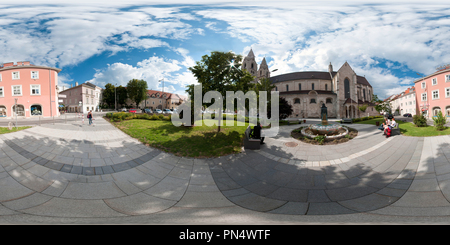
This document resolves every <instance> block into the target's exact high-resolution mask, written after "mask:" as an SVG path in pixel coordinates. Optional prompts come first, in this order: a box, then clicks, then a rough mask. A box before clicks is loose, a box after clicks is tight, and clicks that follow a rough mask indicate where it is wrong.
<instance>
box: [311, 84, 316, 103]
mask: <svg viewBox="0 0 450 245" xmlns="http://www.w3.org/2000/svg"><path fill="white" fill-rule="evenodd" d="M311 88H312V90H314V83H313V84H311ZM314 103H316V102H314Z"/></svg>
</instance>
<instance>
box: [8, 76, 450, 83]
mask: <svg viewBox="0 0 450 245" xmlns="http://www.w3.org/2000/svg"><path fill="white" fill-rule="evenodd" d="M1 80H2V78H1V76H0V81H1ZM448 81H450V75H445V82H448Z"/></svg>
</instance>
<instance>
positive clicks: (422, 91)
mask: <svg viewBox="0 0 450 245" xmlns="http://www.w3.org/2000/svg"><path fill="white" fill-rule="evenodd" d="M414 87H415V90H416V101H417V105H416V106H417V108H416V111H417V112H419V111H420V112H422V113H423V115H424V116H425V117H426V118H428V119H431V118H432V117H433V116H436V115H437V114H438V113H439V111H441V112H442V114H443V115H444V116H446V117H447V120H448V121H450V66H446V67H444V68H443V69H440V70H438V71H436V72H435V73H433V74H431V75H428V76H425V77H423V78H421V79H418V80H416V81H414Z"/></svg>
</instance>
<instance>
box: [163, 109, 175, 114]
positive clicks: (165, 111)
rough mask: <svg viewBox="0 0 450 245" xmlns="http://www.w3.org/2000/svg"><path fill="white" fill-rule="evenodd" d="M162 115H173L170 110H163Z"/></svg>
mask: <svg viewBox="0 0 450 245" xmlns="http://www.w3.org/2000/svg"><path fill="white" fill-rule="evenodd" d="M163 113H166V114H173V112H172V111H171V110H169V109H164V110H163Z"/></svg>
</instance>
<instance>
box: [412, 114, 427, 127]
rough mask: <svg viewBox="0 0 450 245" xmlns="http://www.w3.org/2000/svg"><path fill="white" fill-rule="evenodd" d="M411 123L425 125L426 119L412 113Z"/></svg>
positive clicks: (417, 125)
mask: <svg viewBox="0 0 450 245" xmlns="http://www.w3.org/2000/svg"><path fill="white" fill-rule="evenodd" d="M413 123H414V124H415V125H416V127H426V126H427V119H426V118H425V117H424V116H423V114H421V115H414V116H413Z"/></svg>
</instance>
